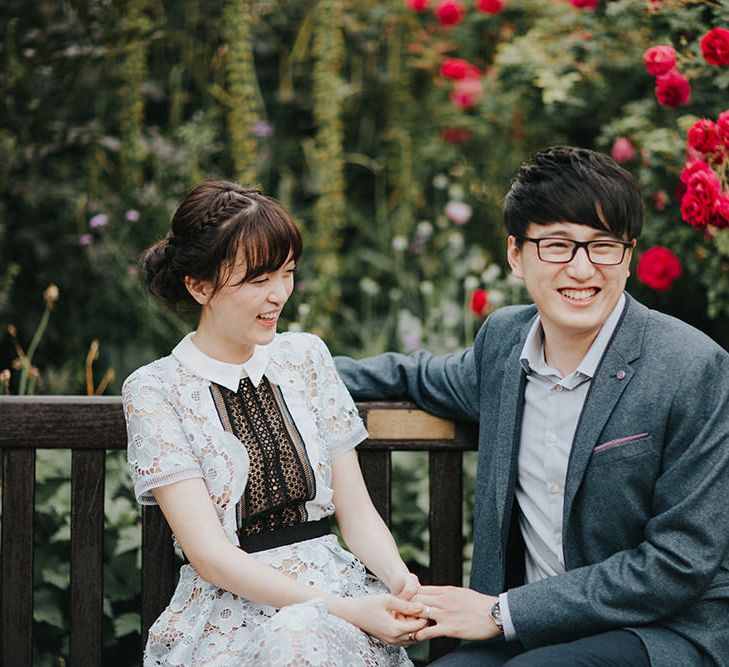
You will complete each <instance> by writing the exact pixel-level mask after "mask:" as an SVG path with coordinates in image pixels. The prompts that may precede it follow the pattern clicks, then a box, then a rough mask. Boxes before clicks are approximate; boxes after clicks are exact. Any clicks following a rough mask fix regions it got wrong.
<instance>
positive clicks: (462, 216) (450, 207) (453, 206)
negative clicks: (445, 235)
mask: <svg viewBox="0 0 729 667" xmlns="http://www.w3.org/2000/svg"><path fill="white" fill-rule="evenodd" d="M445 214H446V215H447V216H448V218H449V219H450V221H451V222H452V223H453V224H454V225H465V224H466V223H467V222H468V221H469V220H470V219H471V216H472V215H473V209H472V208H471V207H470V206H469V205H468V204H466V202H462V201H456V200H453V199H452V200H451V201H449V202H448V203H447V204H446V206H445Z"/></svg>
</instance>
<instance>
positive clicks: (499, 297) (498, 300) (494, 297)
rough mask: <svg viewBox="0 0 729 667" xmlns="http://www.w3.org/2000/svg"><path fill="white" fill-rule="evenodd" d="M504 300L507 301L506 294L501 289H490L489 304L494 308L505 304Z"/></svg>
mask: <svg viewBox="0 0 729 667" xmlns="http://www.w3.org/2000/svg"><path fill="white" fill-rule="evenodd" d="M504 301H506V295H505V294H504V293H503V292H502V291H501V290H500V289H490V290H489V304H491V305H492V306H493V307H494V308H496V307H497V306H500V305H501V304H503V303H504Z"/></svg>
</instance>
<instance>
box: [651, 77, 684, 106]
mask: <svg viewBox="0 0 729 667" xmlns="http://www.w3.org/2000/svg"><path fill="white" fill-rule="evenodd" d="M656 99H657V100H658V101H659V102H660V103H661V104H662V105H663V106H666V107H670V108H671V109H675V108H676V107H680V106H682V105H684V104H687V103H688V101H689V100H690V99H691V85H690V84H689V82H688V79H687V78H686V77H685V76H684V75H683V74H681V73H680V72H679V71H678V70H675V69H673V70H671V71H670V72H668V74H663V75H662V76H659V77H657V78H656Z"/></svg>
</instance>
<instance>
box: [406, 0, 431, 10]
mask: <svg viewBox="0 0 729 667" xmlns="http://www.w3.org/2000/svg"><path fill="white" fill-rule="evenodd" d="M429 2H430V0H405V5H406V6H407V7H410V9H412V10H413V11H416V12H424V11H425V10H426V9H427V8H428V3H429Z"/></svg>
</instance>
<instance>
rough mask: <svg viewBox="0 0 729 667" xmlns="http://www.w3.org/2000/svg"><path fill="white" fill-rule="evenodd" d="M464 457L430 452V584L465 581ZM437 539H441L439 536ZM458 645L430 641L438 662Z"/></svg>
mask: <svg viewBox="0 0 729 667" xmlns="http://www.w3.org/2000/svg"><path fill="white" fill-rule="evenodd" d="M462 461H463V455H462V454H461V453H460V452H429V454H428V476H429V478H430V536H431V539H430V583H431V584H433V585H437V586H444V585H446V586H461V585H462V579H463V562H462V559H461V558H460V555H461V553H462V551H463V532H462V523H463V507H462V498H463V482H462V477H461V475H462V470H461V469H462ZM436 536H437V537H436ZM457 645H458V640H457V639H448V638H445V637H441V638H438V639H433V640H431V642H430V659H431V660H435V659H436V658H439V657H440V656H442V655H445V654H446V653H448V652H449V651H452V650H453V649H454V648H455V647H456V646H457Z"/></svg>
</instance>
